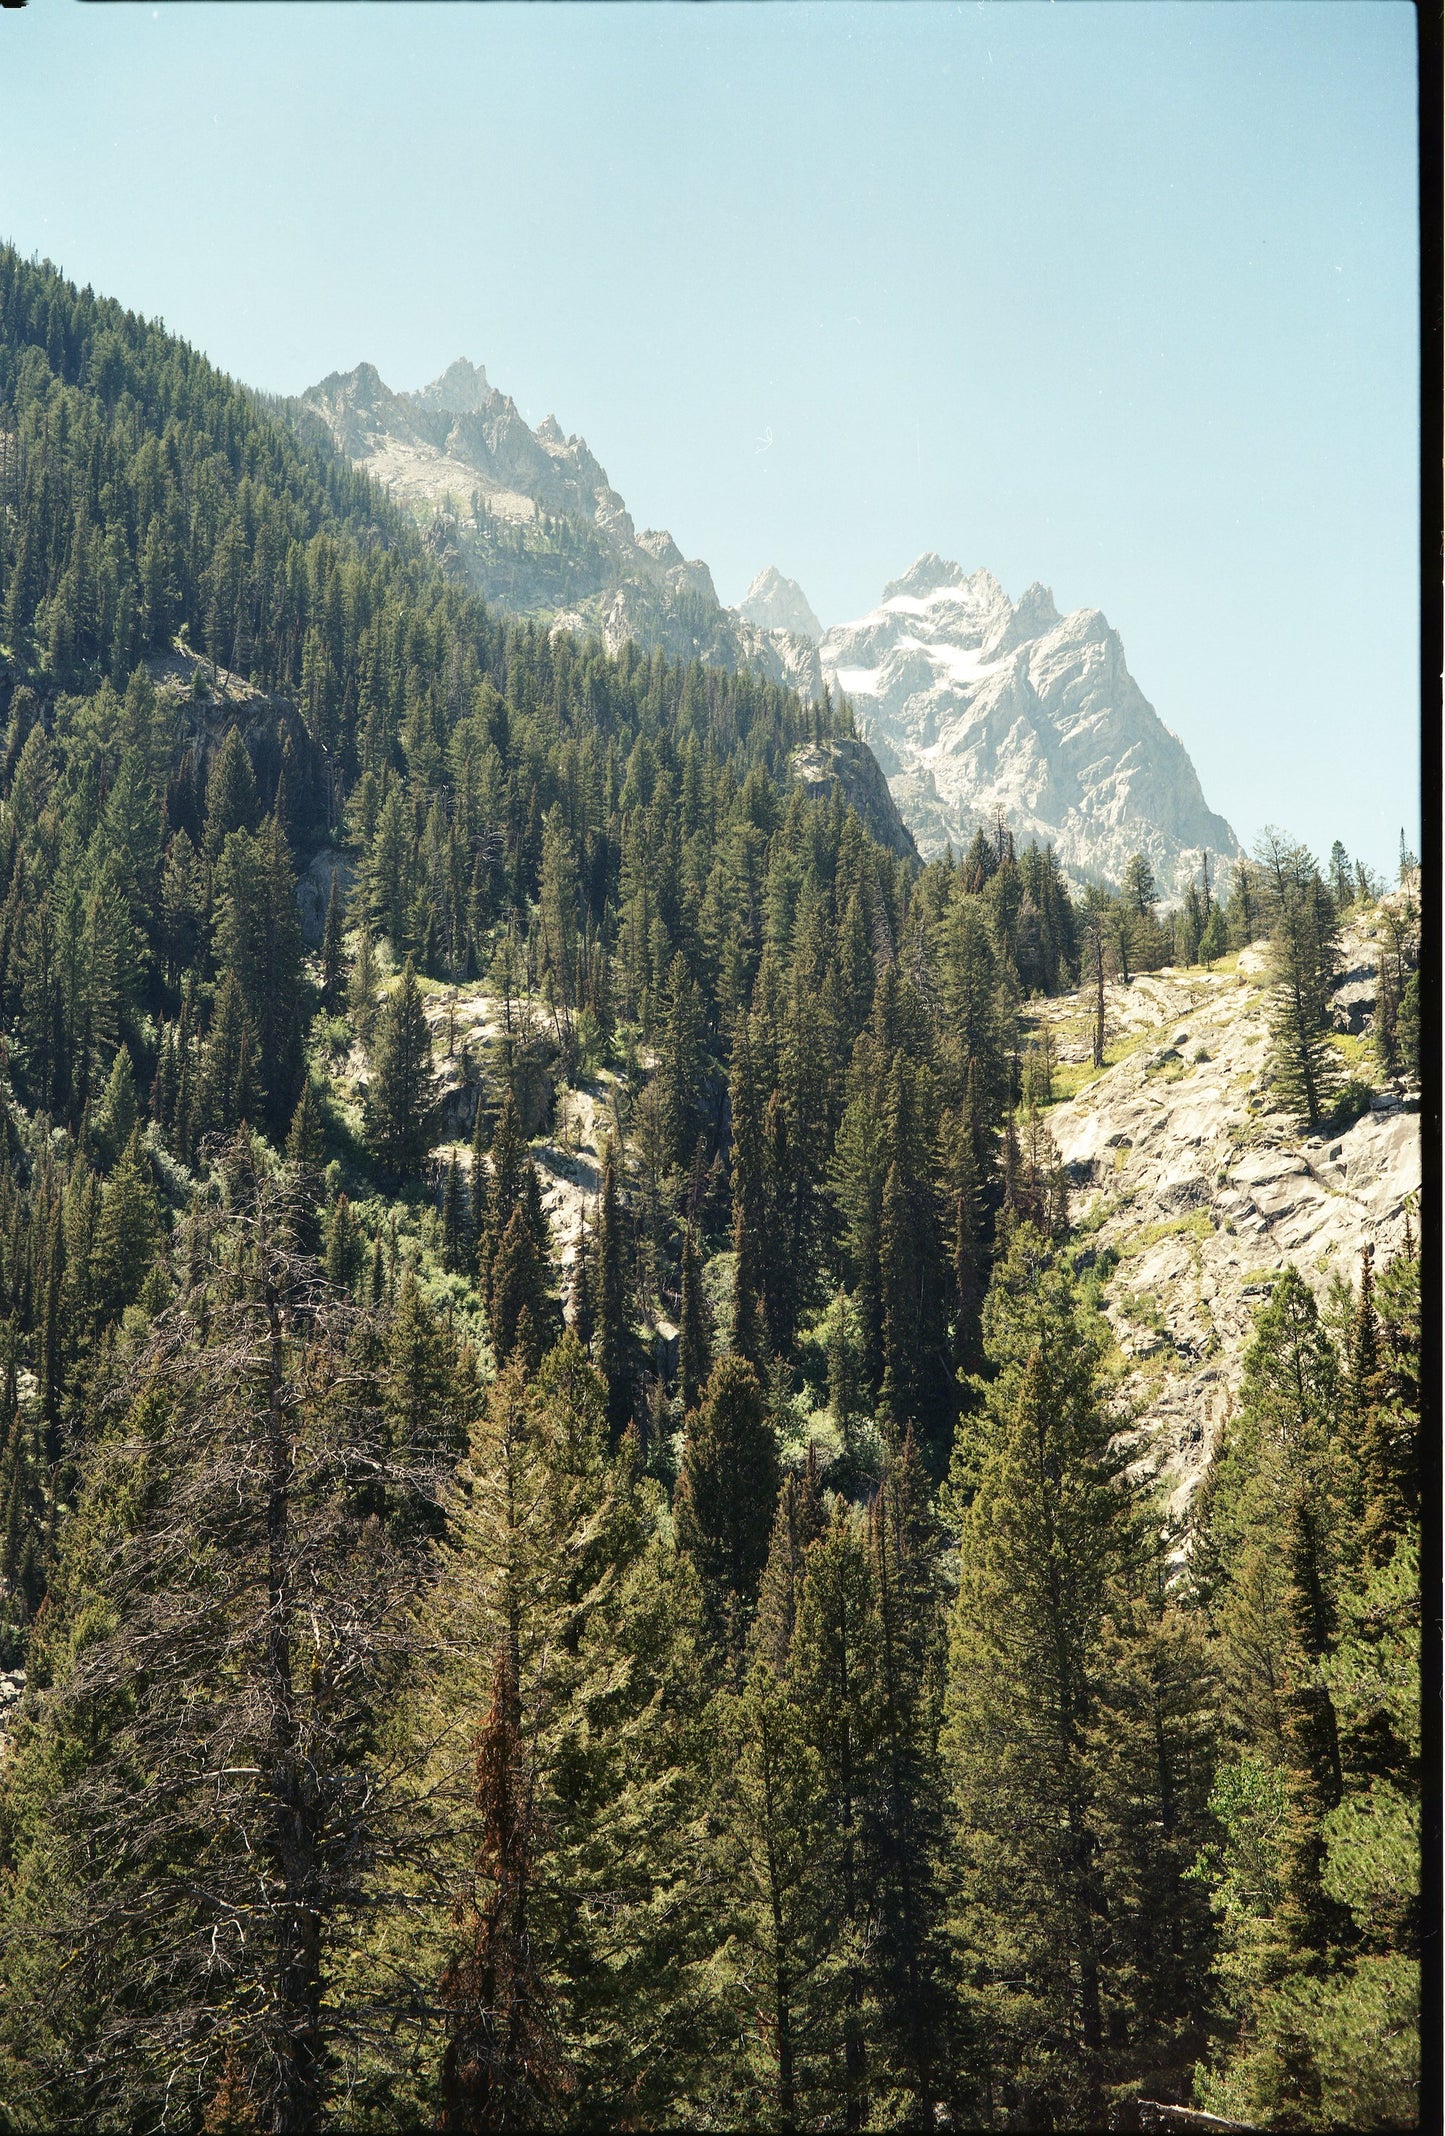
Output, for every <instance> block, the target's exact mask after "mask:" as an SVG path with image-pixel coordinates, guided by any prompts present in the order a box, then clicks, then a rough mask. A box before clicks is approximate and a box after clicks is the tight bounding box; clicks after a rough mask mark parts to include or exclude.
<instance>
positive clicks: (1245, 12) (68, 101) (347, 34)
mask: <svg viewBox="0 0 1445 2136" xmlns="http://www.w3.org/2000/svg"><path fill="white" fill-rule="evenodd" d="M1414 38H1415V22H1414V14H1413V11H1412V9H1411V8H1410V7H1409V6H1408V5H1407V4H1405V0H1373V4H1361V5H1357V4H1354V0H1324V4H1312V0H1296V4H1284V5H1275V4H1270V0H1254V4H1251V5H1228V4H1216V0H1192V4H1182V5H1173V4H1166V0H1144V4H1139V5H1132V6H1129V5H1108V4H1105V5H1093V4H1084V0H1079V4H1068V5H1058V6H1043V5H1032V4H1011V5H1009V4H1006V5H996V4H987V5H979V4H973V5H967V6H934V5H928V4H915V5H898V4H892V5H861V6H852V5H841V4H832V5H822V6H807V5H791V4H786V0H781V4H779V0H775V4H773V5H769V6H736V5H718V6H711V7H689V6H666V5H662V6H625V5H616V6H588V7H571V6H556V7H552V6H535V7H528V6H520V7H511V6H476V7H473V6H467V5H431V6H420V5H417V6H388V5H382V6H374V7H355V8H351V7H338V6H331V5H320V6H311V7H299V6H298V7H279V6H269V5H264V4H259V5H251V6H245V7H240V6H237V7H205V6H167V5H162V6H159V7H152V6H149V5H146V4H144V0H141V4H137V5H129V6H125V5H122V6H90V7H87V6H81V5H77V4H75V0H31V4H30V6H29V7H28V8H26V9H25V10H24V11H23V12H18V13H14V12H6V13H4V14H3V15H0V235H3V236H8V237H9V238H11V239H13V241H14V242H15V243H17V244H18V245H19V246H20V247H21V249H22V250H23V251H25V252H27V253H29V252H31V251H36V252H38V253H40V254H41V255H43V256H46V257H49V258H51V259H53V260H55V261H56V262H57V263H58V264H59V265H61V266H62V267H63V268H65V270H66V271H67V272H68V273H70V274H71V275H73V276H74V277H75V278H76V280H78V281H80V282H90V283H92V284H93V285H94V286H95V287H96V288H98V289H101V290H104V291H106V292H108V293H110V294H112V295H114V296H117V297H119V298H121V299H122V300H123V301H124V302H125V303H127V304H129V305H132V306H134V307H136V308H137V309H139V310H142V311H146V312H150V313H158V314H160V315H161V316H163V317H164V318H165V320H166V321H167V323H168V325H170V326H171V327H172V328H173V329H175V330H176V331H177V332H179V333H181V334H183V335H184V336H185V337H186V338H187V339H188V340H190V341H192V342H194V343H195V344H197V345H198V346H199V347H201V348H202V349H204V350H205V351H206V352H207V353H208V354H209V355H210V356H211V357H212V358H213V359H214V360H215V361H216V362H217V363H219V364H221V365H222V366H224V367H225V368H226V369H227V370H229V371H231V372H233V373H234V374H235V375H236V376H238V377H239V378H242V379H245V380H247V381H249V382H251V383H253V384H255V385H258V386H263V387H268V388H271V389H274V390H278V391H284V392H293V391H298V390H300V389H301V388H303V387H305V386H307V385H309V384H311V383H312V382H313V381H314V380H316V379H317V378H319V377H321V376H322V375H324V374H325V373H326V372H328V371H332V370H338V369H349V368H350V367H351V366H352V365H353V364H355V363H357V362H358V361H360V360H361V359H362V358H370V360H371V361H372V362H374V363H375V364H376V365H377V367H378V369H379V370H380V371H381V374H382V376H383V377H384V378H385V379H386V380H387V381H388V382H389V383H390V384H392V385H394V386H397V387H407V386H415V385H420V384H422V383H424V382H425V381H426V380H428V379H430V378H432V377H434V376H435V375H436V374H437V373H438V372H440V371H441V370H442V369H443V368H444V366H445V365H446V364H447V363H448V362H449V361H450V360H451V359H452V358H453V357H454V356H456V355H459V354H465V355H467V356H470V357H471V358H473V359H474V360H476V361H479V362H482V363H485V365H486V367H487V371H488V375H489V376H490V378H491V379H492V381H493V383H495V384H497V385H500V386H502V387H503V388H504V389H505V390H507V391H508V392H510V393H512V394H513V395H514V397H515V398H516V400H517V402H518V405H519V406H520V408H521V409H522V412H523V414H524V415H526V416H527V418H528V419H529V420H530V421H532V422H536V421H538V420H539V419H540V418H541V417H542V416H543V415H545V414H546V413H548V412H549V411H554V412H555V413H556V415H557V417H558V420H559V421H560V422H561V424H562V426H563V428H564V429H566V430H569V431H573V430H576V431H581V432H582V433H583V434H584V435H585V436H586V438H587V439H588V441H589V443H590V444H591V446H592V447H593V450H594V451H595V452H596V453H597V455H598V457H599V458H600V459H601V460H602V462H603V464H604V465H605V466H606V467H607V469H608V471H609V473H610V475H611V477H612V480H613V482H614V484H615V485H616V487H617V488H618V489H620V490H621V491H622V493H623V495H624V496H625V497H626V499H627V502H628V504H629V506H630V507H631V509H632V511H633V513H634V516H635V517H636V519H637V522H638V524H639V525H654V526H666V527H669V528H671V530H672V532H673V534H674V535H675V536H676V538H677V540H678V541H679V542H680V543H681V545H682V547H683V549H684V550H685V551H686V552H687V554H689V555H699V556H704V557H706V558H707V559H708V561H709V562H710V563H711V565H712V567H713V571H714V576H715V578H716V581H717V585H718V590H719V592H720V593H721V595H722V597H723V598H724V599H725V600H736V599H737V598H738V597H739V596H740V595H741V593H742V591H743V588H744V587H745V585H746V583H747V581H748V580H749V578H751V576H752V575H753V573H754V572H755V571H756V570H757V569H758V568H759V567H760V566H761V565H762V564H764V563H768V562H774V563H776V564H777V565H778V566H779V567H780V568H781V569H782V570H783V571H785V572H788V573H789V574H791V575H792V576H794V577H796V578H797V579H798V580H799V581H800V582H801V583H802V585H803V587H804V589H805V591H806V592H807V594H808V596H809V598H810V600H811V601H812V603H813V606H814V607H815V609H816V610H817V611H818V613H819V615H820V616H821V617H822V618H823V620H824V622H825V623H831V622H836V621H841V620H844V619H846V618H849V617H852V616H854V615H857V614H860V613H861V612H863V611H864V610H865V609H867V608H868V607H870V606H872V605H873V603H874V602H875V601H876V599H877V597H878V595H879V592H880V590H881V588H882V585H883V583H884V581H885V580H886V579H888V578H891V577H895V576H896V575H897V574H898V573H900V572H901V571H903V570H904V569H905V568H906V566H907V565H908V564H909V562H910V561H911V560H912V559H913V557H914V556H915V555H917V554H918V553H919V551H921V550H924V549H938V550H940V551H941V552H942V553H943V554H944V555H946V556H951V557H955V558H957V559H958V561H959V562H961V563H962V564H964V565H965V566H967V567H969V568H972V567H974V566H975V565H977V564H985V563H986V564H987V565H988V566H989V567H990V569H991V570H993V571H994V572H995V573H996V574H997V575H998V577H999V578H1000V579H1001V580H1002V581H1003V583H1004V585H1005V587H1006V588H1007V589H1008V591H1009V592H1010V593H1012V594H1013V595H1014V596H1015V597H1017V595H1018V594H1019V593H1020V592H1021V591H1022V590H1023V588H1024V586H1025V585H1026V584H1027V583H1028V582H1029V581H1030V580H1031V579H1035V578H1038V579H1042V580H1043V581H1044V582H1045V583H1046V584H1049V585H1051V586H1052V587H1053V590H1054V593H1055V596H1056V598H1057V600H1058V602H1059V605H1060V607H1061V608H1069V607H1077V606H1081V605H1088V606H1093V607H1099V608H1102V609H1103V610H1104V611H1105V613H1106V614H1107V615H1108V616H1109V618H1110V620H1111V621H1112V622H1113V623H1114V624H1115V625H1116V626H1117V627H1118V628H1119V630H1120V631H1121V633H1122V635H1123V639H1124V644H1125V648H1126V651H1127V653H1128V657H1129V663H1130V666H1131V667H1132V669H1133V671H1134V674H1135V675H1136V677H1137V678H1138V680H1139V682H1140V684H1141V686H1142V688H1143V689H1144V691H1145V694H1146V695H1147V696H1148V697H1149V698H1150V699H1151V700H1152V701H1153V703H1154V705H1155V706H1156V708H1157V709H1158V711H1159V713H1160V715H1161V717H1162V718H1163V719H1164V720H1165V721H1166V722H1167V723H1168V725H1170V726H1171V727H1173V728H1174V729H1175V730H1176V731H1177V732H1178V733H1179V734H1180V735H1182V736H1183V738H1184V740H1185V742H1186V743H1187V745H1188V747H1189V749H1190V751H1191V753H1192V755H1193V757H1194V761H1195V763H1196V765H1197V766H1198V769H1199V773H1200V777H1201V779H1202V781H1203V784H1204V789H1205V792H1206V795H1207V796H1208V798H1209V800H1210V802H1211V804H1212V805H1213V806H1214V807H1216V808H1218V809H1220V810H1222V811H1223V813H1224V814H1226V815H1227V816H1228V817H1229V818H1230V819H1231V821H1232V822H1233V823H1234V826H1235V828H1236V830H1237V831H1238V832H1239V833H1240V835H1241V836H1242V837H1243V838H1244V839H1245V841H1246V842H1248V841H1249V840H1250V839H1251V838H1252V837H1253V835H1254V833H1255V832H1256V831H1257V830H1258V828H1259V827H1260V825H1261V824H1262V823H1264V822H1265V821H1269V820H1273V821H1277V822H1280V823H1282V824H1284V825H1285V826H1286V827H1288V828H1289V829H1291V830H1293V831H1294V832H1295V833H1296V834H1298V835H1300V836H1303V837H1305V838H1307V839H1309V840H1310V841H1311V842H1312V843H1313V844H1314V845H1316V846H1317V847H1319V848H1322V849H1325V850H1327V849H1328V845H1329V842H1330V840H1331V839H1332V838H1334V837H1336V836H1339V837H1342V838H1344V840H1345V842H1346V844H1347V845H1348V846H1349V847H1350V849H1351V850H1352V851H1360V852H1362V853H1363V854H1364V855H1365V856H1366V857H1367V858H1368V859H1370V860H1371V861H1372V862H1373V863H1374V864H1375V865H1377V866H1380V867H1384V866H1386V865H1387V864H1388V865H1392V864H1393V860H1394V855H1395V847H1396V839H1397V835H1398V829H1399V826H1400V825H1401V824H1402V823H1405V824H1407V825H1409V826H1410V827H1411V835H1412V839H1413V837H1414V824H1415V820H1416V813H1417V809H1418V765H1417V754H1416V752H1417V727H1418V719H1419V685H1418V620H1417V618H1418V578H1419V564H1418V559H1419V549H1418V535H1417V518H1416V513H1417V490H1418V439H1417V368H1418V347H1417V334H1418V326H1417V264H1416V257H1417V230H1416V180H1415V158H1416V144H1415V54H1414Z"/></svg>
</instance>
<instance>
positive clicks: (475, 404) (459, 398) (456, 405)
mask: <svg viewBox="0 0 1445 2136" xmlns="http://www.w3.org/2000/svg"><path fill="white" fill-rule="evenodd" d="M491 397H492V388H491V386H489V385H488V383H487V374H486V371H485V369H484V368H483V366H482V365H481V364H479V363H471V362H469V361H468V359H467V358H466V357H465V356H458V357H457V359H456V361H455V363H449V364H448V365H447V367H446V369H445V370H444V371H443V372H442V374H441V376H440V378H434V379H433V380H432V382H431V384H430V385H429V386H422V387H421V388H420V390H419V391H418V392H416V393H408V394H406V395H404V396H403V398H405V399H407V400H410V401H414V402H415V403H416V405H417V406H418V407H419V408H438V409H442V410H444V411H445V412H446V413H447V414H449V415H480V414H481V413H482V411H483V410H484V409H485V408H486V406H487V403H488V402H489V401H490V399H491Z"/></svg>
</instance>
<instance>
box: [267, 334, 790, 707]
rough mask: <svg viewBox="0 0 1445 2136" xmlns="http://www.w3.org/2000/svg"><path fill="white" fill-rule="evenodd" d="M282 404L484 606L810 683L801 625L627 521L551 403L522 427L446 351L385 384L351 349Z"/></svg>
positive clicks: (602, 473)
mask: <svg viewBox="0 0 1445 2136" xmlns="http://www.w3.org/2000/svg"><path fill="white" fill-rule="evenodd" d="M295 413H296V416H297V418H298V420H301V421H306V420H313V421H319V422H320V423H322V424H323V425H324V426H325V428H326V430H327V431H328V433H329V434H330V436H331V438H332V440H333V441H334V443H335V444H336V445H337V446H338V447H339V449H340V450H341V451H342V452H344V453H346V455H347V456H348V458H350V459H352V460H354V461H355V462H356V464H357V465H358V466H359V467H362V468H364V469H365V470H366V472H367V473H368V474H370V475H372V476H373V477H374V478H375V479H376V480H377V481H378V482H379V483H381V484H382V486H383V487H384V488H386V489H388V490H390V491H391V493H392V494H393V496H395V497H396V498H397V499H398V500H399V501H400V502H401V503H403V504H404V505H406V506H407V507H408V508H409V509H410V510H411V512H412V513H413V514H414V516H415V517H416V519H417V520H418V522H419V523H420V525H421V528H422V530H423V533H424V536H425V538H426V540H427V542H428V545H429V546H430V548H431V550H432V552H433V554H434V555H435V556H436V557H437V558H438V560H439V561H440V562H441V563H443V564H444V565H445V566H446V567H447V568H449V569H450V570H452V571H454V572H455V573H456V574H457V575H458V576H460V577H462V578H465V579H466V580H467V581H468V583H470V584H471V585H473V586H475V587H476V588H477V590H478V592H480V593H481V594H483V595H484V596H485V598H486V600H487V601H488V602H489V603H490V604H491V605H492V606H493V607H495V608H500V609H503V610H505V611H506V612H508V613H509V614H513V615H520V616H526V617H530V618H532V619H534V620H536V621H539V622H544V623H547V624H549V625H550V626H551V627H552V628H554V629H562V630H571V631H573V632H574V633H575V634H576V635H577V636H579V637H588V636H599V637H601V638H602V640H603V642H604V643H605V644H606V646H607V647H608V650H609V651H611V652H617V651H619V650H620V648H621V647H622V646H623V645H624V644H626V643H627V642H629V641H631V642H633V643H635V644H637V645H639V646H641V647H642V649H643V650H644V651H645V652H654V651H657V652H662V653H665V654H666V655H667V656H668V657H669V658H670V659H674V660H694V659H697V660H703V661H706V662H709V663H714V664H716V665H719V666H722V667H726V668H732V669H737V668H744V667H746V668H750V669H752V670H753V672H754V673H756V674H759V675H762V676H765V677H766V678H767V680H769V681H770V682H777V683H781V684H783V685H785V686H786V687H788V688H791V689H796V690H798V691H799V692H800V694H801V695H802V696H803V697H804V698H805V699H808V700H809V701H811V700H813V699H815V698H817V697H819V696H821V694H822V687H823V682H822V670H821V668H820V666H819V664H818V655H817V650H816V642H815V641H816V636H817V633H816V630H815V631H814V632H813V634H812V636H811V637H810V636H809V635H808V634H807V633H806V632H805V633H802V634H798V633H796V632H794V631H793V630H792V629H791V627H783V628H775V627H773V626H772V625H771V624H770V623H759V622H758V621H756V620H754V619H753V618H751V617H749V616H747V615H745V614H743V613H741V612H740V611H739V610H737V609H732V608H725V607H724V606H723V604H722V602H721V601H719V599H718V597H717V589H716V588H715V586H714V585H713V582H712V573H711V572H710V571H709V569H708V567H707V565H706V564H705V563H703V562H701V561H699V560H698V559H696V558H693V559H689V558H686V557H684V556H683V554H682V551H681V550H680V549H679V548H678V546H677V543H676V542H675V541H674V540H673V538H672V536H671V535H670V534H669V533H667V532H665V531H664V530H661V529H655V528H648V527H644V528H642V529H641V530H639V529H638V528H637V527H636V526H635V525H634V523H633V519H632V515H631V513H630V512H629V511H628V509H627V506H626V504H625V503H624V501H623V499H622V497H621V495H620V494H619V492H618V491H617V490H615V489H614V488H613V487H612V484H611V483H610V482H609V480H608V478H607V470H606V469H605V468H604V467H603V466H602V465H601V464H600V462H599V461H598V460H597V459H596V458H595V456H594V455H593V453H592V452H591V451H590V449H589V447H588V445H587V442H586V440H585V439H584V438H580V437H576V436H568V435H567V434H566V433H564V431H563V429H562V427H561V425H560V424H559V423H558V422H557V420H556V418H555V417H554V416H550V415H549V416H548V417H546V419H545V420H544V421H543V422H541V423H539V424H538V425H537V428H536V429H535V430H533V429H532V428H531V427H530V426H529V425H528V423H527V422H526V421H525V420H524V418H523V417H522V415H521V414H520V413H519V411H518V409H517V405H516V403H515V401H513V400H512V398H511V396H510V395H509V394H505V393H502V392H499V391H498V389H497V388H496V387H495V386H493V385H492V384H490V383H489V381H488V379H487V375H486V372H485V371H484V370H483V369H481V367H480V366H478V365H473V364H470V363H468V362H466V361H465V360H458V361H457V362H456V363H453V364H451V365H449V367H448V368H447V369H446V370H445V371H444V372H443V373H442V375H441V377H440V378H438V379H434V380H433V382H432V383H431V385H429V386H424V387H422V388H421V389H420V391H418V392H415V393H395V392H393V391H392V389H391V388H390V386H388V385H387V384H386V383H385V382H384V381H383V379H382V378H381V377H380V375H379V374H378V372H377V370H376V367H375V366H374V365H373V364H369V363H363V364H358V366H357V367H356V369H355V370H354V371H348V372H344V373H343V372H334V373H333V374H332V375H331V377H329V378H324V379H322V381H321V383H320V384H319V385H316V386H313V387H312V388H311V390H310V391H309V392H308V393H306V394H304V395H303V396H302V398H301V400H300V401H299V402H298V403H297V404H296V409H295ZM780 583H782V584H787V583H789V582H786V581H780ZM803 605H804V607H806V603H804V604H803ZM813 620H814V621H815V622H816V619H813Z"/></svg>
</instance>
